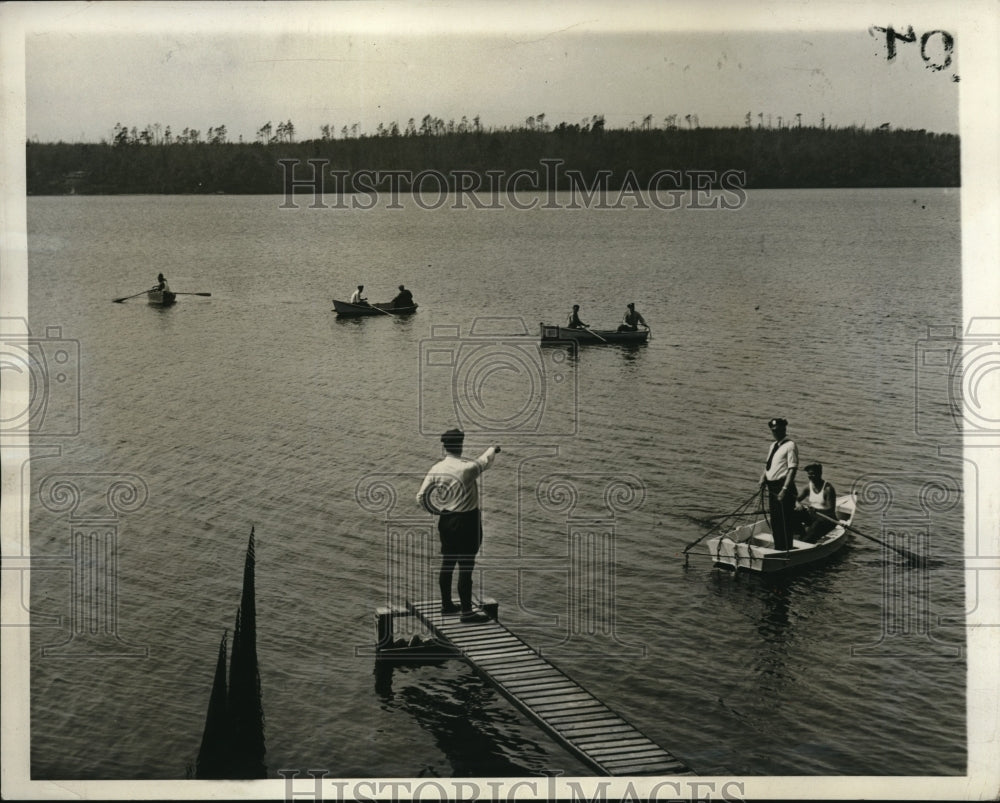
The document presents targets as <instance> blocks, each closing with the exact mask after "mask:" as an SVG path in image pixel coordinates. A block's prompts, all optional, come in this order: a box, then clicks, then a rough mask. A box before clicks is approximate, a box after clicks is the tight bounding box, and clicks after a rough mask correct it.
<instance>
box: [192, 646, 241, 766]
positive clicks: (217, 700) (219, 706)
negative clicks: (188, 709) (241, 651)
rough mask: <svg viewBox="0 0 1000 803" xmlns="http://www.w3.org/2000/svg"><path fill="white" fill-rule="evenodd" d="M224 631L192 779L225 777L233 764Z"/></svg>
mask: <svg viewBox="0 0 1000 803" xmlns="http://www.w3.org/2000/svg"><path fill="white" fill-rule="evenodd" d="M226 696H227V695H226V634H225V633H223V634H222V642H221V643H220V644H219V660H218V663H217V664H216V666H215V681H214V682H213V684H212V696H211V698H209V701H208V714H207V715H206V716H205V731H204V733H203V734H202V736H201V748H200V749H199V750H198V762H197V764H196V765H195V776H194V777H195V778H198V779H207V778H228V777H229V772H230V765H231V763H232V728H231V726H230V722H229V710H228V707H227V702H226Z"/></svg>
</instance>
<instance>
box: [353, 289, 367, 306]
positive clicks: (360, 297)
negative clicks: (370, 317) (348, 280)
mask: <svg viewBox="0 0 1000 803" xmlns="http://www.w3.org/2000/svg"><path fill="white" fill-rule="evenodd" d="M364 292H365V286H364V285H363V284H359V285H358V289H357V290H355V291H354V292H353V293H351V303H352V304H357V305H358V306H359V307H367V306H368V299H367V298H365V297H364Z"/></svg>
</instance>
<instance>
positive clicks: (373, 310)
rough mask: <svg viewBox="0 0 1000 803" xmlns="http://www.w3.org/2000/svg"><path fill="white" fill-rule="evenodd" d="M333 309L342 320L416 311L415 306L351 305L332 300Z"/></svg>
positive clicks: (387, 302) (407, 313)
mask: <svg viewBox="0 0 1000 803" xmlns="http://www.w3.org/2000/svg"><path fill="white" fill-rule="evenodd" d="M333 309H334V311H335V312H336V313H337V315H339V316H340V317H342V318H360V317H361V316H362V315H410V314H411V313H414V312H416V311H417V305H416V304H411V305H410V306H408V307H394V306H393V304H392V302H391V301H386V302H385V303H383V304H351V303H350V302H349V301H338V300H337V299H333Z"/></svg>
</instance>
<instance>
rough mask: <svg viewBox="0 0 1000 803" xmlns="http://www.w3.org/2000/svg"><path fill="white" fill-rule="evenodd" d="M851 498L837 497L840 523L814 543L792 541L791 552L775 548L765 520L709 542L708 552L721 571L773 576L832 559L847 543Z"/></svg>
mask: <svg viewBox="0 0 1000 803" xmlns="http://www.w3.org/2000/svg"><path fill="white" fill-rule="evenodd" d="M854 509H855V498H854V496H853V495H849V496H838V497H837V507H836V511H837V516H836V517H837V520H838V521H839V522H840V523H839V524H837V525H836V526H835V527H834V528H833V529H832V530H830V532H828V533H827V534H826V535H824V536H822V537H821V538H820V539H819V540H818V541H817V542H816V543H815V544H811V543H809V542H808V541H800V540H798V539H797V538H796V539H794V540H793V541H792V549H789V550H781V549H775V548H774V536H772V535H771V525H770V524H768V521H767V519H760V520H758V521H755V522H753V523H752V524H743V525H741V526H739V527H736V528H735V529H733V530H730V531H729V532H727V533H723V534H722V535H720V536H717V537H715V538H710V539H708V540H707V541H706V542H705V543H706V544H707V545H708V552H709V554H710V555H711V556H712V559H713V560H714V561H715V565H716V566H718V567H719V568H723V569H736V570H740V571H751V572H763V573H765V574H774V573H776V572H788V571H791V570H793V569H801V568H803V567H805V566H809V565H812V564H815V563H818V562H819V561H822V560H825V559H826V558H829V557H831V556H832V555H834V554H835V553H837V552H839V551H840V550H841V549H842V548H843V546H844V545H845V544H846V543H847V527H849V526H850V525H851V521H852V520H853V519H854Z"/></svg>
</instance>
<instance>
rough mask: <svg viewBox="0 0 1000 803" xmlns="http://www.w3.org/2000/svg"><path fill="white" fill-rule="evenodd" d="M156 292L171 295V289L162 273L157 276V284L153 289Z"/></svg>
mask: <svg viewBox="0 0 1000 803" xmlns="http://www.w3.org/2000/svg"><path fill="white" fill-rule="evenodd" d="M153 289H154V290H159V291H160V292H161V293H169V292H170V287H169V285H168V284H167V280H166V279H165V278H164V277H163V274H162V273H158V274H156V284H155V285H154V287H153Z"/></svg>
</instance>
